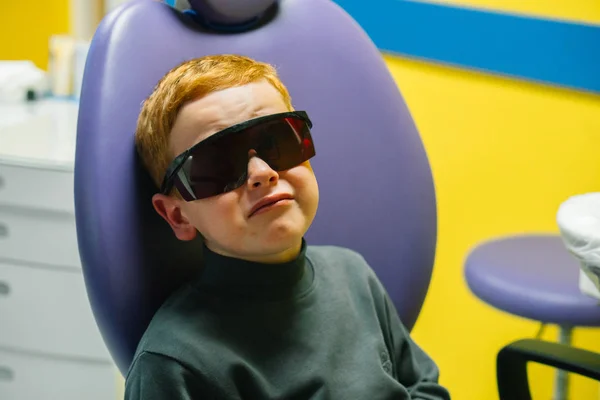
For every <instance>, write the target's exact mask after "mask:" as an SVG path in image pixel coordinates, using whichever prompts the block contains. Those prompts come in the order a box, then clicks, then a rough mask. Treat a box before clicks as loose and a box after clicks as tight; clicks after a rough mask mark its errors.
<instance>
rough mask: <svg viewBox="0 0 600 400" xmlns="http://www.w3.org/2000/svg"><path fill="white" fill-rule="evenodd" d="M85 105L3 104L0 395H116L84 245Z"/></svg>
mask: <svg viewBox="0 0 600 400" xmlns="http://www.w3.org/2000/svg"><path fill="white" fill-rule="evenodd" d="M77 111H78V109H77V104H76V103H72V102H66V101H44V102H41V103H34V104H27V105H25V104H24V105H21V106H17V105H10V106H4V105H0V399H2V400H32V399H36V400H54V399H60V400H72V399H73V400H75V399H77V400H81V399H86V400H87V399H89V400H114V399H116V398H117V393H118V381H117V377H118V372H117V369H116V367H115V365H114V364H113V362H112V359H111V357H110V355H109V353H108V351H107V349H106V346H105V345H104V342H103V340H102V338H101V335H100V332H99V329H98V327H97V325H96V323H95V320H94V316H93V314H92V311H91V307H90V304H89V300H88V298H87V294H86V290H85V284H84V280H83V274H82V271H81V265H80V260H79V254H78V248H77V235H76V229H75V215H74V214H75V213H74V201H73V177H74V172H73V167H74V157H75V135H76V121H77Z"/></svg>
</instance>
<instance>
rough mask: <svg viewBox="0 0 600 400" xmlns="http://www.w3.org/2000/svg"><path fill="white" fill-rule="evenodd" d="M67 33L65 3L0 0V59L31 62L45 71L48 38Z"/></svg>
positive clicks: (50, 0) (58, 0) (59, 0)
mask: <svg viewBox="0 0 600 400" xmlns="http://www.w3.org/2000/svg"><path fill="white" fill-rule="evenodd" d="M38 3H39V4H38ZM68 32H69V0H47V1H43V2H31V1H20V0H17V1H15V0H0V38H1V39H0V60H32V61H33V62H35V64H36V65H37V66H38V67H39V68H43V69H46V68H47V66H48V40H49V38H50V35H53V34H61V33H68Z"/></svg>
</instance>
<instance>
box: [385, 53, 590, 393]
mask: <svg viewBox="0 0 600 400" xmlns="http://www.w3.org/2000/svg"><path fill="white" fill-rule="evenodd" d="M386 60H387V63H388V65H389V68H390V70H391V72H392V74H393V75H394V77H395V79H396V81H397V83H398V86H399V87H400V88H401V90H402V93H403V94H404V96H405V99H406V101H407V103H408V106H409V108H410V110H411V112H412V114H413V116H414V118H415V120H416V123H417V125H418V127H419V130H420V132H421V135H422V137H423V140H424V142H425V145H426V148H427V151H428V154H429V157H430V161H431V164H432V168H433V173H434V178H435V183H436V189H437V195H438V210H439V247H438V255H437V261H436V266H435V272H434V277H433V281H432V286H431V289H430V292H429V296H428V298H427V300H426V303H425V307H424V309H423V313H422V314H421V316H420V319H419V321H418V323H417V326H416V327H415V330H414V336H415V338H416V339H417V341H418V342H419V343H421V344H422V345H423V346H424V347H425V348H426V349H427V350H428V351H429V352H430V353H431V354H432V356H433V357H434V358H435V360H436V361H437V362H438V363H439V365H440V368H441V371H442V382H443V383H444V384H445V385H447V387H449V388H450V389H451V391H452V394H453V396H454V397H455V398H457V399H461V400H470V399H473V400H481V399H486V400H491V399H494V398H497V397H498V396H497V390H496V380H495V365H494V363H495V356H496V354H497V352H498V350H499V349H500V348H501V347H502V346H503V345H505V344H508V343H509V342H511V341H513V340H515V339H521V338H528V337H529V338H530V337H533V336H534V335H535V333H536V331H537V328H538V325H537V324H536V323H534V322H530V321H526V320H523V319H520V318H516V317H513V316H510V315H507V314H504V313H502V312H499V311H497V310H494V309H492V308H491V307H489V306H487V305H485V304H483V303H482V302H481V301H479V300H478V299H477V298H476V297H475V296H473V295H472V294H471V293H470V292H469V290H468V288H467V286H466V283H465V280H464V275H463V261H464V258H465V255H466V254H467V252H468V250H469V248H470V247H471V246H473V245H474V244H476V243H477V242H479V241H480V240H483V239H486V238H489V237H491V236H496V235H501V234H510V233H514V232H531V231H551V232H556V230H557V229H556V224H555V215H556V210H557V207H558V206H559V204H560V203H561V202H562V201H564V200H565V199H566V198H567V197H569V196H571V195H573V194H575V193H581V192H588V191H600V167H599V166H598V156H597V153H598V149H599V148H600V140H599V132H600V97H594V96H591V95H584V94H580V93H575V92H571V91H566V90H559V89H554V88H549V87H544V86H539V85H534V84H529V83H524V82H519V81H514V80H508V79H503V78H497V77H491V76H485V75H482V74H477V73H472V72H467V71H463V70H457V69H450V68H445V67H442V66H435V65H429V64H425V63H420V62H415V61H409V60H405V59H400V58H395V57H390V56H388V57H386ZM555 335H556V331H555V330H553V329H550V330H548V331H547V334H546V335H545V336H544V338H546V339H549V340H555V338H556V336H555ZM599 337H600V331H599V330H596V331H594V330H591V329H590V330H584V329H578V330H576V333H575V344H576V345H578V346H581V347H584V348H589V349H593V350H596V351H600V340H598V338H599ZM552 379H553V375H552V370H550V369H549V368H541V367H538V368H533V369H532V375H531V380H532V387H533V390H534V392H533V394H534V395H537V396H539V397H535V396H534V398H539V399H550V398H551V397H550V394H551V390H552ZM571 393H572V397H570V398H573V399H595V398H599V396H600V394H599V390H598V386H597V384H595V383H592V382H590V381H584V380H583V379H576V380H575V382H574V383H573V391H572V392H571Z"/></svg>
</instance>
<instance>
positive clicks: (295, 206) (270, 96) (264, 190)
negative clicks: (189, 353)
mask: <svg viewBox="0 0 600 400" xmlns="http://www.w3.org/2000/svg"><path fill="white" fill-rule="evenodd" d="M287 111H289V110H288V109H287V108H286V106H285V103H284V102H283V99H282V97H281V94H280V93H279V92H278V91H277V90H276V89H275V88H274V87H273V86H272V85H271V84H269V83H268V82H267V81H260V82H255V83H251V84H248V85H244V86H239V87H234V88H229V89H225V90H222V91H218V92H213V93H210V94H208V95H206V96H204V97H202V98H200V99H197V100H194V101H192V102H190V103H188V104H186V105H184V106H183V107H182V108H181V110H180V112H179V114H178V116H177V119H176V121H175V124H174V126H173V129H172V131H171V137H170V150H171V152H172V154H175V155H178V154H180V153H182V152H183V151H185V150H186V149H188V148H189V147H191V146H192V145H194V144H196V143H198V142H200V141H202V140H204V139H206V138H207V137H209V136H211V135H212V134H214V133H216V132H218V131H220V130H222V129H225V128H227V127H229V126H231V125H235V124H238V123H240V122H243V121H246V120H249V119H252V118H256V117H260V116H264V115H269V114H275V113H282V112H287ZM273 195H285V196H286V197H288V198H289V199H287V200H283V201H279V202H277V203H275V204H274V205H272V206H270V207H267V208H264V209H261V210H260V211H258V212H255V213H251V210H252V209H253V207H255V206H256V205H257V203H258V202H260V201H261V200H263V199H265V198H266V197H267V196H273ZM152 202H153V205H154V208H155V209H156V211H157V212H158V213H159V214H160V215H161V216H162V217H163V218H164V219H165V220H166V221H167V222H168V223H169V224H170V225H171V228H172V229H173V231H174V233H175V235H176V236H177V237H178V238H179V239H180V240H191V239H194V238H195V236H196V234H197V231H200V232H201V233H202V235H203V236H204V239H205V241H206V245H207V246H208V248H209V249H211V250H212V251H214V252H216V253H219V254H223V255H226V256H230V257H236V258H242V259H246V260H251V261H259V262H269V263H274V262H284V261H289V260H291V259H293V258H294V257H296V256H297V254H298V251H299V250H300V246H301V243H302V237H303V236H304V234H305V233H306V231H307V230H308V228H309V226H310V224H311V223H312V221H313V219H314V217H315V214H316V212H317V205H318V202H319V190H318V186H317V181H316V178H315V175H314V173H313V171H312V168H311V166H310V163H309V162H308V161H307V162H305V163H303V164H300V165H298V166H296V167H293V168H291V169H289V170H287V171H283V172H276V171H274V170H273V169H271V168H270V167H269V165H268V164H267V163H265V162H264V161H263V160H261V159H260V158H258V157H255V156H253V155H252V154H249V156H248V180H247V181H246V183H245V184H244V185H242V186H241V187H239V188H238V189H235V190H233V191H231V192H227V193H224V194H221V195H218V196H214V197H209V198H206V199H201V200H195V201H191V202H186V201H184V200H181V199H177V198H174V197H170V196H165V195H162V194H156V195H154V197H153V198H152Z"/></svg>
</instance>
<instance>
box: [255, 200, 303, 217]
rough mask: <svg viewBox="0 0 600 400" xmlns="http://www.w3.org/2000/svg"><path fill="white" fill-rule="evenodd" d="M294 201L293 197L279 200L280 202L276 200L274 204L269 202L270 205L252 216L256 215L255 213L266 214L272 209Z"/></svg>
mask: <svg viewBox="0 0 600 400" xmlns="http://www.w3.org/2000/svg"><path fill="white" fill-rule="evenodd" d="M292 201H293V200H292V199H284V200H279V201H278V202H275V203H273V204H269V205H268V206H266V207H263V208H261V209H259V210H258V211H256V212H255V213H254V214H252V217H254V216H255V215H260V214H264V213H266V212H269V211H271V210H273V209H275V208H278V207H281V206H287V205H289V204H292Z"/></svg>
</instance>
